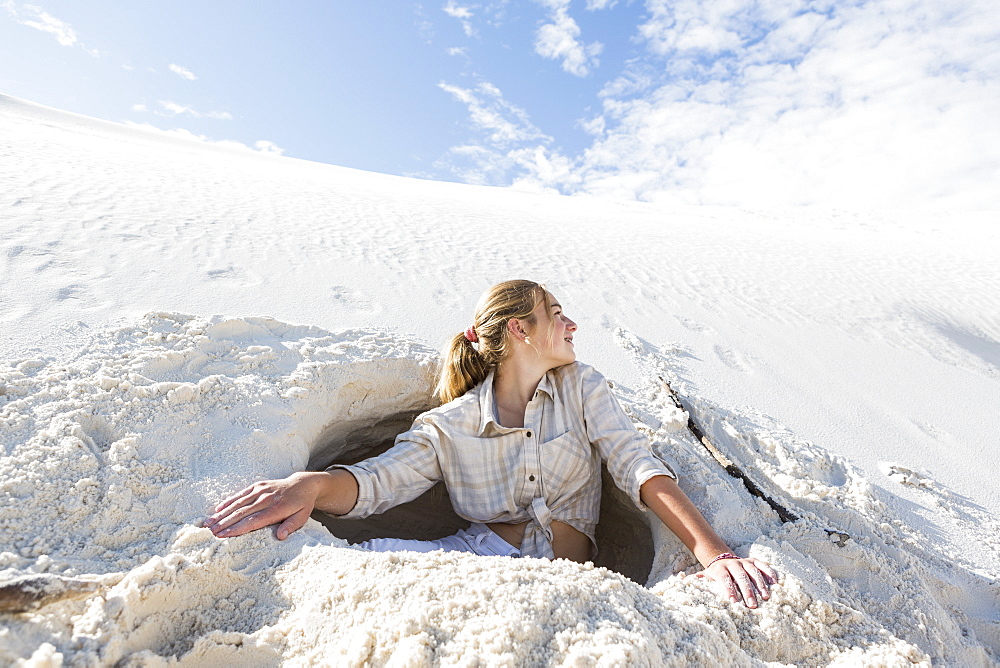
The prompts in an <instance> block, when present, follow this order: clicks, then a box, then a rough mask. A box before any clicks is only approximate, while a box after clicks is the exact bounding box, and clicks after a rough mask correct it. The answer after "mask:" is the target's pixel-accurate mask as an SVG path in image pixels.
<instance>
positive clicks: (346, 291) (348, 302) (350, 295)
mask: <svg viewBox="0 0 1000 668" xmlns="http://www.w3.org/2000/svg"><path fill="white" fill-rule="evenodd" d="M330 291H331V292H332V293H333V303H334V304H337V305H338V306H340V307H342V308H344V309H347V310H350V311H361V312H362V313H374V312H375V311H378V310H380V309H379V307H378V306H377V305H376V304H373V303H372V302H370V301H369V300H367V299H365V298H364V297H362V296H361V295H360V294H358V293H357V292H355V291H354V290H351V289H350V288H349V287H347V286H345V285H334V286H331V287H330Z"/></svg>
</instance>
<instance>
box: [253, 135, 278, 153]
mask: <svg viewBox="0 0 1000 668" xmlns="http://www.w3.org/2000/svg"><path fill="white" fill-rule="evenodd" d="M253 147H254V149H255V150H257V151H259V152H261V153H267V154H270V155H281V154H282V153H284V152H285V149H283V148H281V147H280V146H278V145H277V144H275V143H274V142H273V141H267V140H266V139H258V140H257V141H255V142H254V143H253Z"/></svg>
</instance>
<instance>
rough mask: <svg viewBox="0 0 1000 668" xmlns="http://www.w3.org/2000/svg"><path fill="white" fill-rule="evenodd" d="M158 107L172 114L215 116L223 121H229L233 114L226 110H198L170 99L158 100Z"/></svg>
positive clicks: (195, 116)
mask: <svg viewBox="0 0 1000 668" xmlns="http://www.w3.org/2000/svg"><path fill="white" fill-rule="evenodd" d="M160 107H161V108H162V109H163V111H164V112H166V113H167V114H170V115H172V116H181V115H187V116H193V117H194V118H215V119H218V120H223V121H231V120H232V119H233V115H232V114H230V113H229V112H228V111H207V112H200V111H197V110H196V109H194V108H193V107H189V106H187V105H183V104H177V103H176V102H173V101H171V100H160Z"/></svg>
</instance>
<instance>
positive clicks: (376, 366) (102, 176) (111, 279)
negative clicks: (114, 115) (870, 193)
mask: <svg viewBox="0 0 1000 668" xmlns="http://www.w3.org/2000/svg"><path fill="white" fill-rule="evenodd" d="M0 132H2V136H4V137H5V141H4V146H3V148H2V151H3V155H2V160H0V182H2V183H3V184H4V187H3V191H2V192H0V233H2V237H0V276H2V280H3V285H4V290H3V291H2V293H0V323H2V327H3V331H4V337H3V339H2V340H0V447H2V450H0V455H2V456H0V497H2V499H3V503H2V505H0V531H2V541H0V584H2V583H4V582H7V583H10V582H14V581H15V580H14V579H15V578H24V577H36V583H42V584H39V585H38V586H39V587H42V589H44V591H42V592H41V593H40V594H38V596H37V597H36V598H35V599H33V601H34V602H33V603H31V606H32V607H34V609H28V610H26V611H25V612H20V613H19V612H14V611H12V610H13V609H14V606H16V605H21V604H20V603H17V601H15V600H14V598H13V597H8V600H10V601H13V602H12V603H10V606H12V607H9V608H6V610H8V611H7V612H0V661H2V662H3V663H5V664H6V663H12V664H13V663H17V662H23V663H24V665H38V666H41V665H59V664H60V662H62V663H64V664H74V665H75V664H80V665H85V664H86V665H92V664H99V665H103V664H109V665H110V664H116V663H118V662H121V661H124V662H126V663H127V664H128V665H133V664H134V665H160V664H165V663H167V662H169V661H172V657H173V658H176V659H178V660H179V661H180V662H181V663H182V664H190V665H194V664H218V663H223V662H228V663H240V664H248V665H268V664H275V663H277V662H284V661H287V662H290V663H294V664H305V663H328V664H329V663H344V664H348V665H361V664H364V663H366V662H367V663H370V664H373V665H381V664H386V663H392V664H394V665H396V664H398V665H423V664H426V663H443V664H468V665H474V664H477V663H483V664H488V665H535V664H548V663H555V664H560V665H562V664H570V665H594V664H600V665H624V664H629V665H631V664H640V665H641V664H646V665H692V664H694V665H719V664H727V665H729V664H731V665H761V664H765V663H771V662H774V663H786V664H787V663H795V664H836V663H851V664H857V663H866V664H884V665H901V664H905V663H913V662H915V663H930V662H935V663H945V664H948V665H993V664H995V663H996V661H997V657H1000V613H998V610H1000V588H998V586H997V584H996V583H997V579H998V575H1000V539H998V538H997V536H1000V522H998V521H997V511H998V510H1000V485H997V484H996V482H995V481H994V480H993V473H992V470H991V467H990V466H984V465H983V461H984V460H983V455H982V453H983V452H984V451H986V452H988V450H986V449H987V448H989V447H990V446H991V445H992V442H993V440H995V434H996V433H997V431H998V427H1000V424H998V421H1000V418H998V416H997V412H996V410H995V406H996V405H997V401H998V399H1000V352H998V351H1000V342H998V341H1000V296H998V295H1000V270H998V269H997V265H996V262H995V256H996V249H997V248H998V246H1000V244H998V243H997V232H996V230H995V225H994V224H993V223H994V221H995V215H993V214H987V213H982V214H964V213H963V214H958V213H926V212H925V213H919V214H918V213H913V212H892V213H864V214H849V213H843V212H820V211H780V212H749V211H734V210H725V209H699V208H690V209H682V210H662V209H657V208H653V207H651V206H647V205H643V204H621V203H614V202H604V201H588V200H582V199H570V198H559V197H546V196H538V195H531V194H526V193H518V192H512V191H506V190H498V189H488V188H478V187H468V186H459V185H455V184H445V183H434V182H425V181H417V180H409V179H402V178H396V177H387V176H381V175H374V174H366V173H362V172H357V171H353V170H348V169H342V168H337V167H331V166H326V165H318V164H312V163H306V162H302V161H296V160H292V159H288V158H279V157H275V156H263V155H258V154H255V153H252V152H249V151H240V150H238V149H233V148H227V147H218V146H210V145H203V144H199V143H197V142H192V141H189V140H181V139H176V138H173V137H170V136H167V135H159V134H153V133H150V132H148V131H144V130H138V129H131V128H126V127H122V126H118V125H114V124H110V123H104V122H100V121H95V120H91V119H86V118H82V117H78V116H73V115H70V114H65V113H62V112H58V111H54V110H50V109H45V108H43V107H38V106H36V105H32V104H30V103H26V102H22V101H19V100H15V99H12V98H7V97H0ZM512 276H526V277H532V278H537V279H540V280H544V281H545V282H546V283H547V284H548V285H549V286H550V288H551V289H552V290H553V291H555V292H556V294H557V295H558V296H559V297H560V300H561V302H562V303H564V304H565V305H566V306H567V311H568V312H569V313H570V314H571V315H572V316H573V317H574V319H575V320H577V321H578V322H579V323H580V325H581V329H580V332H579V335H578V337H577V340H578V341H579V345H578V352H579V354H580V357H581V358H582V359H584V360H585V361H587V362H590V363H592V364H594V365H595V366H597V367H598V368H599V369H601V370H602V371H603V372H604V373H605V374H606V375H607V376H608V377H609V378H611V379H613V380H614V381H615V387H614V390H615V392H616V393H617V394H618V396H619V398H620V399H621V401H622V403H623V404H624V405H625V406H626V408H627V410H628V411H629V413H630V415H631V416H632V417H633V419H634V420H635V422H636V424H637V425H638V426H639V428H640V429H642V430H643V431H645V432H646V433H648V434H649V435H650V437H651V439H652V440H653V442H654V447H656V448H657V450H658V452H659V453H660V454H661V456H663V457H664V458H665V459H667V460H668V461H669V462H670V463H671V464H672V465H673V466H674V467H675V468H676V469H677V470H678V472H679V473H680V474H681V480H682V485H683V487H684V488H685V490H686V491H687V492H688V493H689V495H690V496H691V497H692V498H693V499H694V500H695V502H696V503H697V504H698V505H699V507H701V508H702V509H703V510H704V512H705V513H706V515H707V516H708V517H709V518H710V520H711V521H712V523H713V525H715V526H716V528H717V529H718V530H719V532H720V533H721V534H722V535H723V537H724V538H725V539H726V540H727V541H729V542H730V543H731V544H732V545H733V546H734V547H735V548H737V550H738V551H740V552H742V553H745V554H751V555H754V556H758V557H761V558H764V559H767V560H768V561H770V562H772V563H773V564H774V565H775V566H776V567H777V568H778V569H779V570H780V571H781V573H782V574H783V582H782V585H781V586H780V587H778V588H776V589H775V595H774V597H773V598H772V600H771V601H769V602H768V603H767V604H766V605H764V606H762V607H761V608H759V609H758V610H753V611H751V610H746V609H742V608H735V607H732V606H730V605H728V604H725V603H723V602H721V601H719V600H718V599H717V598H716V597H715V595H714V593H712V592H711V591H708V590H707V589H706V588H705V586H704V585H703V584H701V583H699V582H698V581H695V580H692V579H689V578H686V577H685V574H686V573H690V572H692V570H693V567H694V565H695V564H694V561H693V558H692V557H691V555H690V554H689V553H687V551H686V550H685V549H684V548H683V546H681V545H680V543H679V542H678V541H677V540H676V539H675V538H674V537H673V536H671V535H669V534H668V533H667V532H665V531H664V530H663V529H662V528H661V527H659V526H657V523H656V522H655V521H654V522H652V523H651V524H652V527H651V529H650V530H649V534H648V538H647V539H645V540H644V539H642V537H641V536H639V537H638V538H637V540H636V545H637V547H636V550H637V551H643V550H645V551H646V552H647V553H648V554H646V557H648V562H647V563H651V567H650V568H649V573H648V576H646V575H645V574H644V575H643V576H642V577H639V576H637V575H636V574H635V573H634V572H633V571H631V570H629V569H630V568H634V566H629V565H628V564H626V563H624V561H623V559H624V557H622V556H621V554H622V553H621V552H620V551H619V552H616V549H615V548H614V546H613V545H612V542H613V541H614V540H616V539H615V537H614V536H610V537H609V538H608V539H607V540H608V541H609V542H608V544H607V549H606V550H604V552H605V553H607V554H609V555H611V557H609V559H610V560H609V561H608V562H606V565H607V566H608V567H609V568H610V569H614V568H617V569H618V570H620V571H627V572H629V574H630V575H632V579H628V578H626V577H623V576H622V575H621V574H620V573H617V572H615V571H614V570H610V569H609V568H604V567H600V566H581V565H578V564H573V563H568V562H562V561H557V562H545V561H541V560H510V559H506V558H495V559H494V558H475V557H467V556H459V555H444V554H435V555H430V556H427V555H420V556H418V555H413V554H406V553H399V554H372V553H367V552H364V551H361V550H358V549H356V548H353V547H350V546H349V545H348V543H347V541H345V540H344V539H342V538H338V537H336V536H334V535H332V534H331V533H330V532H329V531H328V530H327V529H326V528H324V527H323V525H322V524H321V523H320V522H318V521H311V522H310V523H309V524H308V525H307V527H306V528H305V529H304V530H302V531H301V532H299V533H297V534H295V535H293V536H292V537H291V538H290V539H289V540H287V541H285V542H278V541H277V540H275V539H274V538H273V536H272V535H271V534H270V533H269V532H266V531H265V532H258V533H257V534H254V535H249V536H245V537H241V538H238V539H232V540H228V541H220V540H218V539H215V538H214V537H213V536H212V535H211V534H210V533H209V532H208V531H207V530H205V529H201V528H198V523H199V522H200V519H201V518H202V517H204V516H205V514H206V512H207V510H208V508H210V507H211V506H212V505H214V503H215V502H217V501H218V500H219V499H220V498H221V497H223V496H224V495H226V494H228V493H230V492H232V491H235V490H237V489H239V488H241V487H242V486H244V485H246V484H248V483H249V482H251V481H253V480H255V479H259V478H261V477H271V476H278V475H285V474H287V473H289V472H292V471H295V470H301V469H303V468H306V467H307V466H311V467H319V466H323V465H326V464H328V463H329V462H331V461H333V460H343V459H349V458H352V457H356V456H358V455H359V454H363V453H364V452H370V451H372V450H374V449H377V448H379V447H382V446H384V444H385V442H386V440H387V439H390V438H391V435H392V434H393V433H394V431H396V430H398V429H401V428H403V427H401V426H400V425H403V426H405V424H406V422H407V420H408V419H410V418H411V417H412V416H413V415H414V414H415V413H417V412H419V411H420V410H423V409H425V408H427V407H429V406H431V405H432V402H431V398H430V386H431V383H432V378H433V373H434V369H435V365H436V363H437V354H436V352H435V349H436V348H437V346H438V345H439V344H440V343H441V342H442V341H443V340H444V339H445V338H446V337H447V336H449V335H450V333H452V332H456V331H459V330H460V329H463V328H464V327H465V326H467V323H466V322H465V320H466V319H467V318H468V317H469V315H470V313H471V310H472V307H473V305H474V302H475V299H476V298H477V296H478V294H479V292H480V291H481V290H482V289H484V288H485V287H487V286H488V285H490V284H491V283H493V282H495V281H497V280H501V279H504V278H509V277H512ZM220 314H221V315H220ZM293 323H299V324H293ZM664 381H669V382H670V383H671V384H672V385H673V386H674V387H675V388H677V389H678V390H679V391H680V393H681V395H682V396H683V400H684V407H685V409H686V410H684V411H682V410H680V409H678V408H676V407H675V406H674V404H673V403H672V401H671V400H670V397H669V395H668V393H667V392H666V390H665V387H664ZM688 414H690V415H691V416H692V417H693V418H694V419H695V420H696V421H697V422H698V424H700V425H701V426H702V428H703V429H704V430H705V432H706V433H707V434H709V436H710V438H711V439H712V440H713V442H715V443H716V444H717V445H718V447H719V449H720V450H721V451H722V452H723V453H724V455H725V456H726V457H728V458H729V459H731V460H732V461H733V462H734V463H736V464H737V465H738V466H739V467H740V468H741V469H742V470H743V471H745V472H747V474H748V475H749V476H750V477H751V478H752V479H753V481H754V482H755V483H756V484H757V485H758V486H759V487H760V488H761V489H762V490H763V492H764V493H765V494H766V495H768V496H769V497H771V498H772V499H773V500H774V501H776V502H777V503H779V504H780V505H782V506H783V507H785V508H787V509H789V510H790V511H792V512H793V513H794V514H795V515H796V516H797V517H798V518H799V519H798V520H796V521H794V522H782V521H781V519H780V518H779V517H778V515H777V514H775V512H774V511H773V510H771V509H770V508H769V507H768V506H767V504H765V503H764V502H763V501H761V500H760V499H758V498H756V497H754V496H752V495H751V494H750V493H748V492H747V490H746V489H745V488H744V487H743V486H742V484H740V483H739V482H738V481H736V480H734V479H733V478H732V477H730V476H729V475H727V474H726V473H725V471H723V470H722V468H721V467H720V466H719V465H718V463H717V462H716V461H715V460H714V459H713V458H712V457H711V455H710V454H709V453H708V452H707V451H706V450H705V449H704V447H702V446H701V445H700V444H699V443H698V442H697V441H696V439H695V438H694V437H693V436H692V434H691V433H690V431H689V430H688V428H687V418H688ZM439 500H440V499H439ZM606 504H607V506H608V507H607V513H606V515H607V516H608V517H613V518H619V517H620V518H621V521H622V522H626V521H629V518H628V517H627V515H628V513H627V512H626V508H625V506H624V504H621V503H619V501H618V500H617V499H616V495H615V493H614V491H613V490H611V489H608V490H606ZM633 519H636V518H633ZM646 520H648V518H643V517H638V518H637V519H636V521H637V524H636V525H634V526H636V527H638V529H636V532H637V533H643V531H641V530H640V529H641V528H642V525H644V524H645V522H646ZM654 520H655V518H654ZM616 521H618V519H616ZM441 522H442V524H443V523H444V522H445V519H442V520H441ZM430 523H431V527H430V528H429V529H427V528H426V527H425V530H432V529H433V521H431V522H430ZM405 524H406V522H400V521H395V524H393V522H392V521H390V522H389V524H388V525H387V526H388V527H389V528H388V530H391V531H404V530H406V528H407V527H406V526H403V525H405ZM628 526H630V527H631V526H633V525H628ZM379 530H382V528H381V527H380V528H379ZM631 530H633V529H630V531H631ZM612 533H613V532H612ZM616 555H617V556H616ZM616 559H617V561H616ZM45 577H48V578H50V579H49V580H44V578H45ZM37 578H42V579H40V580H39V579H37ZM74 580H75V581H80V580H82V581H85V582H87V583H94V584H93V587H96V590H95V591H85V590H84V589H86V588H88V587H89V585H88V587H83V588H81V586H79V585H77V586H76V588H74V586H73V585H72V581H74ZM67 581H69V582H70V584H65V583H66V582H67ZM59 582H61V583H63V585H58V586H57V584H53V583H59ZM60 586H62V587H63V588H62V589H60ZM46 587H47V588H48V589H46ZM2 597H3V593H2V591H0V599H2ZM22 598H23V597H22ZM0 603H2V600H0ZM4 609H5V608H3V606H2V605H0V610H4Z"/></svg>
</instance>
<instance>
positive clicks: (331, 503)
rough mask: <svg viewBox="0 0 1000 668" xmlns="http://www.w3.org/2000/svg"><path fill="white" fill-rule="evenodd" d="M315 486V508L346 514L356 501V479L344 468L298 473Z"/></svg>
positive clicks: (332, 513) (330, 512) (326, 511)
mask: <svg viewBox="0 0 1000 668" xmlns="http://www.w3.org/2000/svg"><path fill="white" fill-rule="evenodd" d="M297 475H300V476H304V477H307V478H308V479H309V480H310V482H311V484H313V485H315V488H316V510H321V511H323V512H325V513H329V514H331V515H346V514H347V513H349V512H351V510H352V509H353V508H354V506H355V504H357V502H358V481H357V480H356V479H355V478H354V476H353V475H352V474H351V473H350V471H345V470H344V469H335V470H333V471H315V472H310V473H300V474H297Z"/></svg>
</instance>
